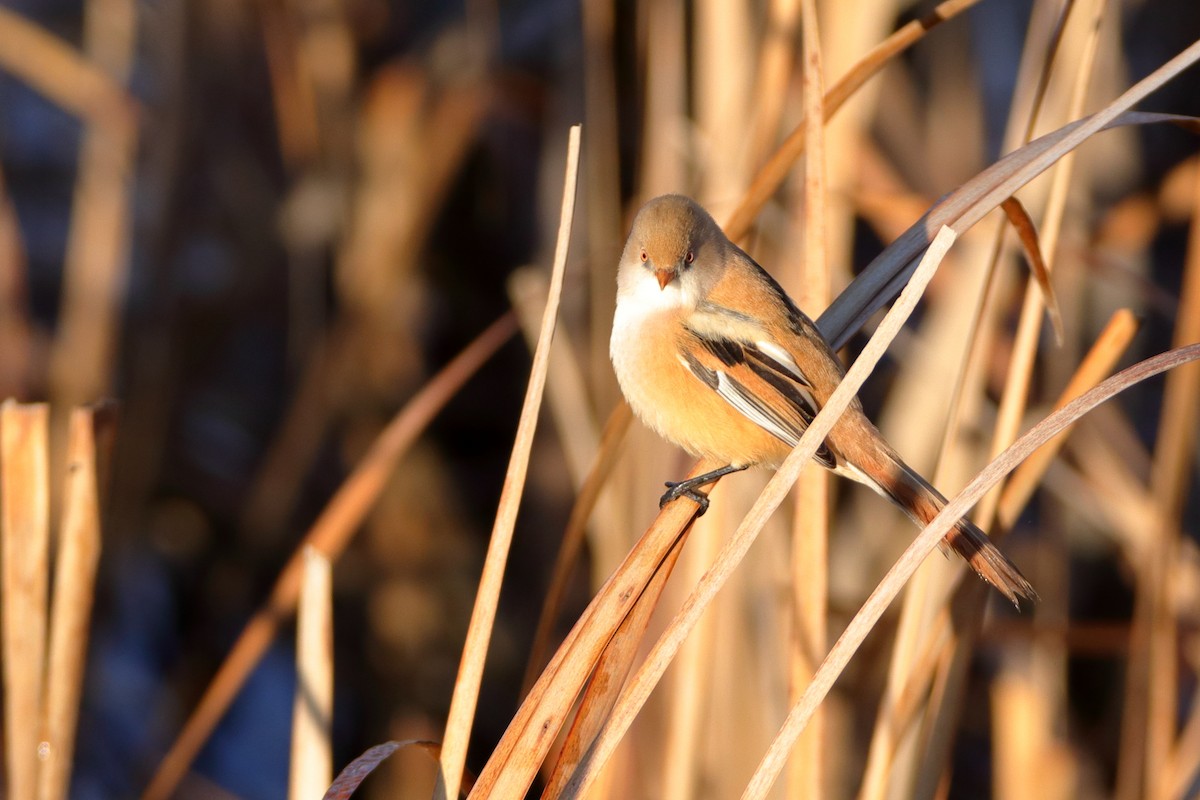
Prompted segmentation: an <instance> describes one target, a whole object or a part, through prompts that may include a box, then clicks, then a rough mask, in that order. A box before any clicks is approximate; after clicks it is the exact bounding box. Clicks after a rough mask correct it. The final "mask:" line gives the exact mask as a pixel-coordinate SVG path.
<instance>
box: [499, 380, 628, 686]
mask: <svg viewBox="0 0 1200 800" xmlns="http://www.w3.org/2000/svg"><path fill="white" fill-rule="evenodd" d="M631 422H633V411H632V410H631V409H630V408H629V404H628V403H625V402H624V401H622V402H620V403H618V404H617V407H616V408H615V409H613V413H612V414H611V415H610V416H609V418H608V423H607V424H606V425H605V427H604V432H603V433H602V434H601V436H600V446H599V448H598V449H597V451H596V455H595V459H594V461H593V463H592V467H591V469H590V470H589V471H588V474H587V477H585V478H584V480H583V485H582V486H581V487H580V488H579V493H578V495H576V497H575V504H574V505H573V506H572V507H571V516H570V517H569V518H568V519H567V527H566V529H565V530H564V531H563V538H562V543H561V544H560V545H559V548H558V557H557V558H556V559H555V561H554V569H553V570H552V571H551V574H550V585H549V588H547V589H546V599H545V601H544V602H543V603H542V613H541V616H540V617H539V618H538V624H537V629H536V632H535V633H534V636H533V645H532V646H531V647H530V648H529V663H528V664H527V665H526V667H525V679H524V681H522V684H521V696H522V697H524V696H525V695H527V694H528V693H529V690H530V688H531V687H532V686H533V682H534V681H535V680H537V676H538V673H539V672H541V670H542V667H543V666H544V662H545V659H546V651H547V649H549V647H550V637H551V636H552V635H553V634H554V623H555V621H556V620H557V619H558V616H559V613H560V612H561V610H562V603H563V599H564V598H565V597H566V594H567V588H568V587H569V586H570V581H571V575H572V573H573V572H574V570H575V567H576V565H577V564H578V562H579V554H580V552H581V551H582V550H583V542H584V537H585V535H586V533H587V524H588V520H589V519H590V518H591V516H592V511H593V510H594V509H595V508H596V503H597V502H598V501H599V499H600V494H601V493H602V492H603V491H604V488H605V486H607V485H608V479H609V476H611V475H612V471H613V468H614V467H615V466H616V464H617V459H618V457H619V456H620V455H621V445H622V444H624V442H625V434H626V432H627V431H628V430H629V424H630V423H631Z"/></svg>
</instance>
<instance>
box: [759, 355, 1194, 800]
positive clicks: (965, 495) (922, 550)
mask: <svg viewBox="0 0 1200 800" xmlns="http://www.w3.org/2000/svg"><path fill="white" fill-rule="evenodd" d="M1197 359H1200V344H1196V345H1189V346H1187V347H1182V348H1177V349H1174V350H1170V351H1168V352H1166V353H1162V354H1160V355H1158V356H1154V357H1152V358H1149V359H1146V360H1144V361H1141V362H1138V363H1137V364H1135V365H1134V366H1132V367H1129V368H1128V369H1126V370H1123V371H1122V372H1120V373H1118V374H1117V375H1115V376H1113V377H1112V378H1109V379H1108V380H1106V381H1104V382H1103V383H1101V384H1100V385H1099V386H1097V387H1095V388H1094V389H1092V390H1090V391H1088V392H1087V393H1086V394H1084V395H1082V396H1081V397H1079V398H1077V399H1075V400H1074V401H1072V402H1070V403H1068V404H1067V405H1066V406H1064V407H1063V408H1061V409H1059V410H1058V411H1055V412H1053V413H1052V414H1050V415H1049V416H1047V417H1046V418H1045V419H1043V420H1042V421H1041V422H1039V423H1038V424H1037V425H1035V426H1034V427H1033V428H1032V429H1030V430H1029V431H1028V432H1027V433H1026V434H1025V435H1024V436H1022V437H1021V438H1020V439H1018V440H1017V441H1016V442H1015V443H1014V444H1013V445H1012V447H1010V448H1008V449H1007V450H1005V451H1004V453H1003V454H1001V455H1000V456H999V457H997V458H996V459H994V460H993V461H992V462H991V463H990V464H989V465H988V466H987V467H986V468H985V469H984V470H983V471H982V472H980V473H979V474H978V475H976V476H975V478H974V479H972V480H971V482H970V483H969V484H968V485H967V486H966V487H965V488H964V489H963V490H962V491H961V492H959V493H958V494H957V495H955V497H954V498H953V499H952V500H951V501H950V503H949V504H948V505H947V506H946V508H945V509H943V510H942V511H941V513H939V514H938V516H937V517H936V518H935V519H934V520H933V522H931V523H930V524H929V526H928V527H926V528H925V530H923V531H922V532H921V534H920V535H919V536H918V537H917V539H916V540H915V541H914V542H913V543H912V544H911V545H910V546H909V547H908V549H906V550H905V551H904V555H903V556H901V558H900V560H899V561H897V562H896V564H895V565H894V566H893V567H892V568H891V570H889V571H888V574H887V576H886V577H885V578H884V580H883V581H882V582H880V584H879V585H878V586H877V587H876V588H875V590H874V591H873V592H872V593H871V596H870V597H868V598H867V601H866V602H865V603H864V604H863V606H862V608H860V609H859V611H858V613H857V614H855V616H854V619H853V620H851V622H850V625H848V626H847V628H846V630H845V632H844V633H843V634H842V635H841V636H840V637H839V638H838V641H837V642H836V643H835V644H834V646H833V648H832V649H831V650H830V651H829V655H828V656H827V657H826V659H825V661H824V662H823V663H822V664H821V668H820V669H819V670H818V672H817V675H816V676H815V677H814V679H813V684H812V686H811V687H810V689H809V691H808V692H807V693H806V695H805V698H804V700H803V702H802V703H801V704H799V705H798V706H796V707H795V708H793V709H792V712H791V713H790V714H789V715H788V719H787V721H786V722H785V723H784V727H783V729H782V730H781V732H780V736H779V738H777V739H776V742H775V744H773V745H772V747H771V750H770V751H769V752H768V754H767V756H766V757H764V759H763V762H762V763H761V764H760V765H759V770H758V771H757V772H756V774H755V777H754V779H753V780H752V781H751V783H750V786H749V787H748V788H747V792H746V795H745V797H746V798H751V797H759V796H762V793H764V792H765V791H767V790H768V789H769V788H770V785H771V782H773V780H774V778H775V776H776V775H777V774H778V771H779V769H780V762H781V760H782V758H783V757H784V756H786V752H787V749H788V748H789V747H790V746H791V743H792V742H794V739H795V736H796V735H798V733H799V732H800V731H801V730H803V727H804V725H805V723H806V722H807V720H808V719H809V717H810V716H811V714H812V712H813V709H814V708H815V707H816V705H817V704H819V703H820V702H821V700H822V699H823V698H824V696H825V695H826V694H827V693H828V691H829V689H830V688H831V687H832V686H833V682H834V681H835V680H836V679H837V676H838V675H839V674H840V673H841V672H842V670H843V669H845V666H846V664H847V663H848V662H849V659H850V658H851V657H852V656H853V654H854V653H855V652H856V651H857V649H858V647H859V645H861V644H862V641H863V639H865V638H866V635H867V633H869V632H870V629H871V628H872V627H873V626H874V624H875V623H876V622H877V621H878V620H879V617H880V616H881V615H882V614H883V612H884V610H885V609H886V608H887V605H888V604H889V603H890V602H891V601H892V599H894V598H895V596H896V594H897V593H898V592H899V591H900V589H901V588H902V587H903V584H904V581H906V580H907V579H908V578H909V577H911V575H912V574H913V573H914V572H915V571H916V569H917V567H918V566H920V563H921V562H922V561H923V560H924V559H925V557H926V556H928V555H929V554H930V553H931V552H932V551H933V548H934V547H936V546H937V543H938V542H939V541H940V540H941V539H942V537H943V536H945V534H946V532H947V531H948V530H949V529H950V527H951V526H952V525H953V524H954V523H955V522H956V521H957V520H958V519H959V518H960V517H961V516H962V515H963V514H964V513H965V512H966V511H967V509H969V508H970V506H971V505H972V504H973V503H975V502H977V501H978V500H979V498H980V497H982V496H983V494H984V493H985V492H987V491H988V490H989V489H991V487H992V486H994V485H995V484H996V483H997V482H999V481H1000V480H1001V479H1002V478H1003V477H1004V475H1006V474H1007V473H1008V472H1010V471H1011V470H1013V469H1014V468H1015V466H1016V464H1017V463H1019V461H1020V460H1022V459H1023V458H1025V457H1026V456H1028V455H1029V453H1031V452H1033V451H1034V450H1035V449H1036V448H1038V447H1040V446H1041V445H1043V444H1045V443H1046V442H1047V441H1049V440H1050V439H1051V438H1053V437H1054V436H1056V435H1057V434H1058V433H1059V432H1061V431H1062V430H1064V429H1065V428H1066V427H1067V426H1068V425H1070V424H1071V423H1072V422H1074V421H1075V420H1077V419H1079V418H1080V417H1081V416H1083V415H1084V414H1086V413H1087V412H1088V411H1090V410H1091V409H1092V408H1095V407H1096V406H1097V405H1099V404H1100V403H1103V402H1105V401H1106V400H1109V399H1111V398H1112V397H1114V396H1115V395H1117V394H1119V393H1120V392H1122V391H1124V390H1125V389H1127V388H1128V387H1130V386H1132V385H1134V384H1136V383H1140V382H1141V381H1143V380H1146V379H1147V378H1150V377H1153V376H1154V375H1158V374H1160V373H1162V372H1164V371H1166V370H1170V369H1173V368H1175V367H1178V366H1180V365H1182V364H1187V363H1190V362H1192V361H1195V360H1197ZM970 586H971V587H972V588H980V589H982V588H983V587H982V585H981V584H974V583H973V584H970Z"/></svg>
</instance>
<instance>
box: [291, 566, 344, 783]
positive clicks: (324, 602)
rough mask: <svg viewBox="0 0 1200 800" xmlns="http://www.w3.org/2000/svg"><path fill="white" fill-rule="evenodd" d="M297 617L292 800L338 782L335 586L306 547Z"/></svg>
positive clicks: (327, 568)
mask: <svg viewBox="0 0 1200 800" xmlns="http://www.w3.org/2000/svg"><path fill="white" fill-rule="evenodd" d="M303 552H304V554H303V559H304V575H303V577H302V578H301V584H300V600H299V606H298V608H297V612H296V699H295V702H294V703H293V704H292V752H291V766H290V770H289V773H288V798H289V800H307V798H313V797H318V796H320V795H322V794H324V793H325V788H326V787H327V786H329V783H330V781H331V780H333V749H332V739H331V735H332V732H333V581H332V578H331V573H332V568H331V566H330V561H329V559H328V558H326V557H325V556H324V555H322V554H321V552H320V551H319V550H317V549H316V548H315V547H313V546H312V545H307V546H306V547H305V548H304V551H303Z"/></svg>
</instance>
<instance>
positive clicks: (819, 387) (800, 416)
mask: <svg viewBox="0 0 1200 800" xmlns="http://www.w3.org/2000/svg"><path fill="white" fill-rule="evenodd" d="M609 356H610V358H611V360H612V364H613V371H614V372H615V373H616V377H617V382H618V383H619V384H620V387H621V391H622V393H623V394H624V395H625V398H626V400H627V401H628V403H629V405H630V407H631V408H632V409H633V411H634V413H635V414H636V415H637V417H638V418H639V419H641V420H642V422H643V423H645V424H646V425H647V426H648V427H649V428H651V429H652V430H654V431H655V432H656V433H658V434H659V435H660V436H662V437H663V438H664V439H667V440H668V441H670V442H672V443H674V444H676V445H678V446H680V447H682V448H683V449H684V450H686V451H687V452H689V453H691V454H692V455H694V456H702V457H707V458H710V459H714V460H716V461H717V462H718V463H720V462H723V463H724V464H725V466H722V467H721V468H719V469H716V470H713V471H711V472H708V473H705V474H703V475H698V476H696V477H694V478H690V479H688V480H685V481H679V482H667V484H666V486H667V487H668V489H667V492H666V493H665V494H664V495H663V496H662V499H661V500H660V503H659V505H660V506H663V505H665V504H667V503H669V502H671V501H672V500H675V499H678V498H680V497H685V496H686V497H689V498H691V499H692V500H693V501H695V502H696V503H698V504H699V505H700V509H699V513H700V514H702V513H704V511H705V510H706V509H707V508H708V498H707V497H705V496H704V495H703V494H702V493H700V492H697V491H696V489H697V488H699V487H701V486H704V485H707V484H710V483H712V482H714V481H715V480H717V479H718V478H720V477H722V476H724V475H728V474H730V473H733V472H738V471H741V470H744V469H747V468H749V467H751V466H763V467H768V468H778V467H779V465H780V464H781V463H782V462H783V460H784V459H785V458H786V457H787V455H788V453H789V452H791V450H792V448H793V447H795V446H796V444H797V443H798V442H799V441H800V437H801V435H802V434H803V433H804V430H805V429H806V428H807V427H808V425H809V424H810V423H811V422H812V421H813V418H814V417H816V415H817V412H818V411H819V410H820V409H821V407H822V405H823V404H824V403H826V402H827V401H828V399H829V396H830V395H831V394H833V391H834V389H835V388H836V387H837V385H838V383H839V382H840V381H841V380H842V378H843V376H844V375H845V370H844V369H843V367H842V364H841V362H840V361H839V360H838V357H837V354H836V353H834V351H833V349H832V348H831V347H830V345H829V343H828V342H826V341H825V339H824V338H823V337H822V335H821V333H820V331H819V330H818V329H817V326H816V325H815V324H813V322H812V320H810V319H809V318H808V317H807V316H805V314H804V312H802V311H801V310H800V309H799V308H798V307H797V305H796V303H795V302H793V301H792V299H791V298H790V297H788V295H787V294H786V293H785V292H784V290H783V289H782V288H781V287H780V285H779V284H778V283H777V282H776V281H775V280H774V279H773V278H772V277H771V276H770V274H769V273H767V271H766V270H764V269H763V268H762V267H761V266H759V265H758V263H757V262H755V261H754V259H752V258H751V257H750V256H749V255H747V254H746V253H745V251H743V250H742V249H741V248H740V247H738V246H737V245H736V244H734V243H733V242H732V241H730V240H729V238H728V237H727V236H726V235H725V233H724V231H722V230H721V227H720V226H719V225H718V224H717V223H716V221H715V220H714V219H713V218H712V216H711V215H710V214H709V213H708V212H707V211H706V210H705V209H704V208H703V207H702V206H701V205H700V204H698V203H697V202H695V201H694V200H692V199H691V198H688V197H686V196H683V195H678V194H667V195H662V196H660V197H656V198H654V199H652V200H650V201H649V202H647V203H646V204H645V205H644V206H642V207H641V209H639V211H638V213H637V214H636V216H635V217H634V220H633V224H632V226H631V229H630V232H629V237H628V239H627V240H626V242H625V247H624V249H623V251H622V253H621V260H620V263H619V266H618V269H617V300H616V310H615V313H614V315H613V328H612V337H611V339H610V341H609ZM814 459H815V460H816V461H817V462H819V463H820V464H821V465H822V466H824V467H826V468H827V469H829V470H831V471H833V472H834V473H835V474H837V475H840V476H843V477H846V478H850V479H852V480H854V481H857V482H859V483H862V484H865V485H867V486H869V487H870V488H871V489H873V490H875V491H876V492H877V493H879V494H880V495H882V496H883V497H885V498H887V499H888V500H890V501H892V502H893V503H895V504H896V505H897V506H898V507H899V508H900V509H901V510H903V511H904V512H905V513H906V514H907V515H908V516H909V517H910V518H911V519H912V520H913V521H914V522H916V523H917V524H918V525H919V526H921V527H924V526H925V525H927V524H929V522H930V521H931V520H932V519H933V518H934V517H935V516H937V514H938V512H939V511H941V510H942V508H944V507H945V506H946V502H947V501H946V498H945V497H944V496H943V495H942V494H940V493H939V492H938V491H937V489H935V488H934V487H933V486H932V485H931V484H930V483H929V482H928V481H927V480H925V478H923V477H921V475H920V474H919V473H918V472H917V471H916V470H914V469H912V468H911V467H909V466H908V465H907V464H906V463H905V462H904V460H903V459H902V458H901V457H900V455H899V454H898V453H897V452H896V451H895V450H894V449H893V448H892V447H891V445H889V444H888V443H887V441H886V440H885V439H884V437H883V435H882V434H881V433H880V432H879V430H878V429H877V428H876V427H875V426H874V425H873V424H872V423H871V421H870V420H869V419H868V418H867V416H866V414H865V413H864V412H863V407H862V403H861V402H860V401H859V400H858V398H857V397H855V398H854V399H853V400H852V401H851V403H850V405H849V406H848V407H847V409H846V411H845V412H844V413H843V415H842V416H841V418H840V419H839V420H838V421H837V422H836V423H835V424H834V426H833V428H832V429H831V430H830V432H829V434H828V435H827V436H826V438H825V441H824V442H823V443H822V444H821V446H820V448H819V449H818V450H817V452H816V454H815V455H814ZM941 544H942V547H943V550H946V549H949V550H952V551H953V552H955V553H957V554H958V555H959V556H961V557H962V558H963V559H964V560H965V561H966V562H967V563H968V564H969V565H970V567H971V568H972V569H973V570H974V571H975V572H976V573H977V574H978V575H979V576H980V577H981V578H982V579H983V580H984V581H986V582H987V583H989V584H991V585H992V586H994V587H995V588H996V589H998V590H999V591H1000V592H1001V593H1002V594H1003V595H1004V596H1005V597H1006V598H1008V600H1009V601H1010V602H1012V603H1013V604H1014V605H1016V606H1017V607H1018V608H1020V599H1021V598H1025V599H1027V600H1029V601H1031V602H1033V601H1036V600H1037V593H1036V592H1035V591H1034V589H1033V586H1032V585H1030V583H1029V581H1028V580H1026V578H1025V576H1024V575H1022V574H1021V571H1020V569H1018V568H1017V566H1016V565H1015V564H1013V563H1012V561H1010V560H1009V559H1008V558H1007V557H1006V556H1005V555H1004V554H1003V553H1001V552H1000V550H999V549H997V548H996V546H995V545H994V544H993V543H992V542H991V540H990V539H989V538H988V536H987V534H986V533H984V532H983V531H982V530H980V528H979V527H977V526H976V525H975V524H973V523H972V522H970V521H969V520H967V519H965V518H964V519H961V520H959V521H958V522H957V523H956V524H955V527H954V528H952V529H951V530H950V532H949V533H948V534H947V535H946V537H945V539H943V541H942V543H941Z"/></svg>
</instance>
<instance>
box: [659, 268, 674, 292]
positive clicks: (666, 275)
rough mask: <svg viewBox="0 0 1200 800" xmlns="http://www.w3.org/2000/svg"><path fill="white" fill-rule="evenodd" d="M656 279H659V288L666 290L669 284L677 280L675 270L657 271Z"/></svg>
mask: <svg viewBox="0 0 1200 800" xmlns="http://www.w3.org/2000/svg"><path fill="white" fill-rule="evenodd" d="M654 277H656V278H658V288H659V289H666V288H667V284H668V283H670V282H671V281H673V280H675V270H673V269H656V270H654Z"/></svg>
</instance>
